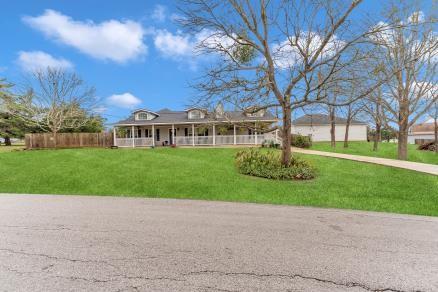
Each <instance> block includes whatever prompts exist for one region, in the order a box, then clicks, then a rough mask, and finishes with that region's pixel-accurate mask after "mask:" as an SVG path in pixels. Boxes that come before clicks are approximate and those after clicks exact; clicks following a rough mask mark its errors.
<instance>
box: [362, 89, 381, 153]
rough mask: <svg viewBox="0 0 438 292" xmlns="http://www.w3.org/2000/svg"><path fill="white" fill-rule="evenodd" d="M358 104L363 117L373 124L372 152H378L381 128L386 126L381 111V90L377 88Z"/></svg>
mask: <svg viewBox="0 0 438 292" xmlns="http://www.w3.org/2000/svg"><path fill="white" fill-rule="evenodd" d="M360 104H361V108H362V110H363V112H364V113H365V115H366V116H367V117H369V120H370V122H371V123H372V124H374V131H375V132H374V135H373V151H378V149H379V143H380V142H381V141H382V127H383V126H384V125H386V119H385V116H384V111H383V109H382V88H381V87H379V88H378V89H377V90H375V91H374V92H373V93H372V94H370V95H369V96H368V97H367V98H366V99H364V100H363V101H362V102H361V103H360Z"/></svg>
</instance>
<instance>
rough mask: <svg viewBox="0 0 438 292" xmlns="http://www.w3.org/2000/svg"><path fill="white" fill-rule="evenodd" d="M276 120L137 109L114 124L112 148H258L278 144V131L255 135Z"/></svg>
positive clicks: (266, 116) (249, 114)
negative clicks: (262, 145) (242, 146)
mask: <svg viewBox="0 0 438 292" xmlns="http://www.w3.org/2000/svg"><path fill="white" fill-rule="evenodd" d="M274 123H277V119H276V118H275V117H274V116H273V115H272V114H270V113H269V112H266V111H262V110H261V111H258V112H255V113H253V112H252V111H248V112H245V111H224V110H223V109H217V110H216V111H215V112H208V111H206V110H204V109H201V108H190V109H187V110H185V111H172V110H169V109H162V110H159V111H157V112H154V111H150V110H148V109H138V110H135V111H134V112H132V114H131V116H130V117H129V118H128V119H126V120H122V121H119V122H117V123H115V125H114V145H115V146H118V147H151V146H166V145H176V146H199V145H203V146H214V145H259V144H261V143H263V142H264V141H267V140H270V141H271V140H273V141H278V133H277V131H272V132H269V133H257V131H255V130H254V129H255V128H258V129H260V127H263V128H264V129H269V128H270V127H271V126H272V124H274Z"/></svg>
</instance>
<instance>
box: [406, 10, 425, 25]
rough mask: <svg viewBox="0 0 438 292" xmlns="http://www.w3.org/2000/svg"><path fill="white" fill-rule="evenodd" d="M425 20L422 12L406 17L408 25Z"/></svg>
mask: <svg viewBox="0 0 438 292" xmlns="http://www.w3.org/2000/svg"><path fill="white" fill-rule="evenodd" d="M424 20H425V15H424V12H423V11H421V10H420V11H415V12H414V13H412V14H411V15H410V16H409V17H408V23H422V22H424Z"/></svg>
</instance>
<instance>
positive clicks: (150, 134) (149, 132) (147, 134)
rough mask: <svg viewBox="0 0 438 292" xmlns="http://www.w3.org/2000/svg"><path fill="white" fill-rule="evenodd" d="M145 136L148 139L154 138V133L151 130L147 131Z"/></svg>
mask: <svg viewBox="0 0 438 292" xmlns="http://www.w3.org/2000/svg"><path fill="white" fill-rule="evenodd" d="M144 136H145V137H146V138H150V137H152V131H151V130H149V129H145V130H144Z"/></svg>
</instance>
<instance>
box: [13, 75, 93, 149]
mask: <svg viewBox="0 0 438 292" xmlns="http://www.w3.org/2000/svg"><path fill="white" fill-rule="evenodd" d="M97 105H98V100H97V98H96V97H95V90H94V88H93V87H89V86H87V85H86V84H85V82H84V81H83V80H82V79H81V78H79V77H78V76H77V75H76V74H75V73H74V72H70V71H64V70H62V69H54V68H47V69H46V70H40V71H36V72H34V73H33V74H32V75H31V78H30V79H29V85H28V88H27V92H26V94H22V95H19V96H17V97H16V98H15V99H14V100H13V101H12V102H11V103H10V108H11V109H12V112H13V114H14V115H15V116H16V117H18V118H20V119H22V120H23V121H25V122H26V123H28V124H29V125H30V126H32V127H36V128H39V130H40V131H45V132H51V133H52V134H53V135H54V136H55V137H56V135H57V133H59V132H66V131H69V130H76V129H80V128H81V127H84V126H85V125H87V124H88V123H89V122H90V119H91V118H93V113H94V110H95V109H96V107H97ZM55 141H56V139H55ZM55 143H56V142H55ZM55 146H56V145H55Z"/></svg>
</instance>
